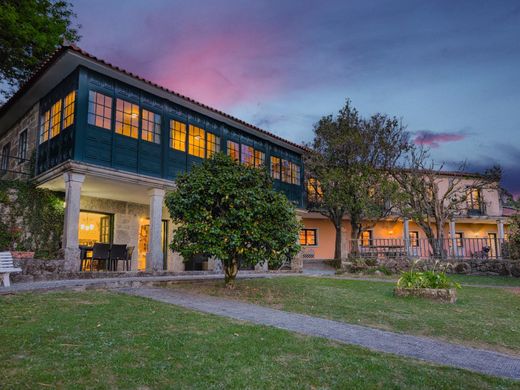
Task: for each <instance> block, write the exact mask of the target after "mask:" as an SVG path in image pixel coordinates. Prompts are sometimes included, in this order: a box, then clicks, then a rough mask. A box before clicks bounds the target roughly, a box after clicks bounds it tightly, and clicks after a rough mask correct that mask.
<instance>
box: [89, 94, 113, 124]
mask: <svg viewBox="0 0 520 390" xmlns="http://www.w3.org/2000/svg"><path fill="white" fill-rule="evenodd" d="M111 122H112V98H111V97H110V96H105V95H103V94H101V93H99V92H94V91H89V94H88V123H89V125H93V126H97V127H102V128H104V129H107V130H110V127H111Z"/></svg>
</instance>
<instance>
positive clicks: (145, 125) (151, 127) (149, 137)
mask: <svg viewBox="0 0 520 390" xmlns="http://www.w3.org/2000/svg"><path fill="white" fill-rule="evenodd" d="M142 118H143V119H142V124H141V139H143V140H145V141H148V142H153V143H156V144H159V143H161V116H160V115H159V114H156V113H154V112H151V111H148V110H144V109H143V112H142Z"/></svg>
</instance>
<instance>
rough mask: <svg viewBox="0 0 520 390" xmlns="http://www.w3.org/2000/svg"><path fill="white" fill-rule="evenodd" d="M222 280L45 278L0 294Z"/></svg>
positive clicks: (252, 274) (185, 277)
mask: <svg viewBox="0 0 520 390" xmlns="http://www.w3.org/2000/svg"><path fill="white" fill-rule="evenodd" d="M291 275H295V274H291V273H279V274H276V273H265V272H264V273H262V272H239V273H238V275H237V279H258V278H271V277H284V276H291ZM212 280H222V281H223V280H224V275H223V274H184V275H183V274H181V275H165V276H153V275H147V276H139V275H134V276H130V275H129V276H123V277H121V276H120V277H116V278H111V277H102V278H93V279H64V280H46V281H39V282H27V283H13V284H11V286H10V287H3V286H0V296H1V295H7V294H16V293H23V292H31V291H34V292H38V291H50V290H67V289H69V290H70V289H73V290H75V289H89V288H119V287H139V286H146V285H153V284H154V283H155V284H157V283H168V282H172V283H175V282H183V281H191V282H196V281H212Z"/></svg>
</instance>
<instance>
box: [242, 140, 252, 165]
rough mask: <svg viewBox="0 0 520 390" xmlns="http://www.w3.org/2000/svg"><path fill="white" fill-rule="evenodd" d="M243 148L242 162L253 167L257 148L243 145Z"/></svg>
mask: <svg viewBox="0 0 520 390" xmlns="http://www.w3.org/2000/svg"><path fill="white" fill-rule="evenodd" d="M241 150H242V156H241V158H242V160H241V161H242V164H244V165H247V166H248V167H252V166H254V165H255V150H254V149H253V147H252V146H247V145H241Z"/></svg>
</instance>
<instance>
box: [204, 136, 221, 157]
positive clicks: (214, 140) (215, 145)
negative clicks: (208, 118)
mask: <svg viewBox="0 0 520 390" xmlns="http://www.w3.org/2000/svg"><path fill="white" fill-rule="evenodd" d="M206 135H207V139H206V141H207V144H208V146H207V156H206V157H207V158H210V157H211V156H213V155H214V154H215V153H218V152H220V137H217V136H216V135H215V134H211V133H207V134H206Z"/></svg>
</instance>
